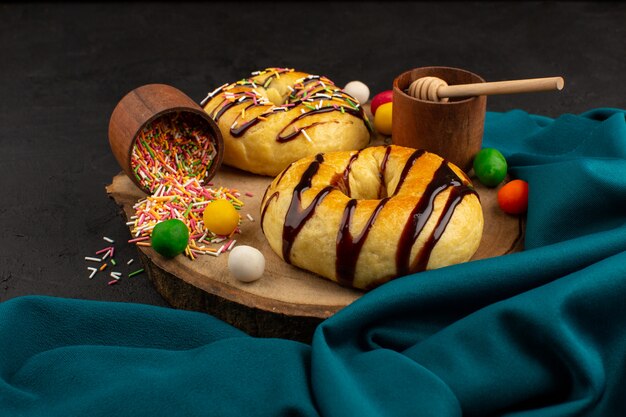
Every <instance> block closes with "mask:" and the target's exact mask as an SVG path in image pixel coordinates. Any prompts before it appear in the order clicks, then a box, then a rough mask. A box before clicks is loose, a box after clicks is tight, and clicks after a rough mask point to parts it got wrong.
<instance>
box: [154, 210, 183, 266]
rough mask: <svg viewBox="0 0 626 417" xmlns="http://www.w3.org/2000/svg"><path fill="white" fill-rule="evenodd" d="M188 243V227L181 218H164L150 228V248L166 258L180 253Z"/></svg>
mask: <svg viewBox="0 0 626 417" xmlns="http://www.w3.org/2000/svg"><path fill="white" fill-rule="evenodd" d="M188 244H189V228H188V227H187V225H186V224H185V223H183V222H182V221H181V220H178V219H170V220H165V221H162V222H160V223H157V225H156V226H154V229H152V248H153V249H154V250H155V251H157V252H158V253H160V254H161V255H163V256H165V257H166V258H173V257H175V256H176V255H178V254H179V253H182V252H183V251H184V250H185V248H186V247H187V245H188Z"/></svg>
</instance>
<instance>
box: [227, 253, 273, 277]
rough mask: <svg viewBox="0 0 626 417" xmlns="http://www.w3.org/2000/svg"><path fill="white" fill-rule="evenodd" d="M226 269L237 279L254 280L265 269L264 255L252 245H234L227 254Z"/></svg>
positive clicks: (261, 274)
mask: <svg viewBox="0 0 626 417" xmlns="http://www.w3.org/2000/svg"><path fill="white" fill-rule="evenodd" d="M228 269H229V270H230V273H231V274H232V275H233V276H234V277H235V278H236V279H238V280H239V281H242V282H252V281H256V280H257V279H259V278H261V276H263V272H264V271H265V256H263V254H262V253H261V251H259V250H258V249H256V248H253V247H252V246H245V245H239V246H236V247H235V248H234V249H233V250H231V251H230V254H229V255H228Z"/></svg>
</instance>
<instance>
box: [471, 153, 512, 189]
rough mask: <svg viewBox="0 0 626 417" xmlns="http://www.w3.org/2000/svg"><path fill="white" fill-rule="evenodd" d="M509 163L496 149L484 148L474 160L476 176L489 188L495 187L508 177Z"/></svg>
mask: <svg viewBox="0 0 626 417" xmlns="http://www.w3.org/2000/svg"><path fill="white" fill-rule="evenodd" d="M507 168H508V166H507V163H506V159H504V156H503V155H502V154H501V153H500V151H498V150H497V149H494V148H484V149H482V150H481V151H480V152H478V154H476V157H475V158H474V174H476V177H478V180H479V181H480V182H481V183H483V184H484V185H486V186H487V187H495V186H496V185H498V184H500V183H501V182H502V181H503V180H504V177H506V172H507Z"/></svg>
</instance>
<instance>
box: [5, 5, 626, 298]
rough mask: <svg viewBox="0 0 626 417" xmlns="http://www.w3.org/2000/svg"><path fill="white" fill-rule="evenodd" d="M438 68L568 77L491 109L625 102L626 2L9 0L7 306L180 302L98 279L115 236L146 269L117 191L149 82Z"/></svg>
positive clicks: (380, 79) (383, 74)
mask: <svg viewBox="0 0 626 417" xmlns="http://www.w3.org/2000/svg"><path fill="white" fill-rule="evenodd" d="M431 65H445V66H453V67H460V68H465V69H468V70H470V71H473V72H475V73H478V74H480V75H481V76H483V78H485V79H486V80H487V81H499V80H507V79H516V78H534V77H545V76H555V75H562V76H563V77H564V78H565V89H564V90H563V91H562V92H559V93H556V92H554V93H552V92H551V93H535V94H525V95H515V96H496V97H490V98H489V99H488V103H487V107H488V110H491V111H507V110H510V109H514V108H519V109H522V110H526V111H528V112H530V113H538V114H543V115H546V116H551V117H557V116H559V115H560V114H563V113H581V112H584V111H586V110H589V109H592V108H596V107H619V108H625V107H626V84H625V82H624V76H625V75H626V4H625V3H604V2H600V3H598V2H596V3H586V2H585V3H583V2H573V3H558V2H531V3H523V2H511V3H509V2H495V3H472V2H460V3H457V2H426V3H412V2H400V3H387V2H385V3H383V2H380V3H356V2H348V3H330V2H297V3H296V2H293V3H274V4H273V3H265V2H259V3H187V4H184V3H174V2H172V3H154V4H151V3H129V4H123V3H113V4H96V3H90V4H84V5H80V4H69V5H63V4H45V3H43V4H30V5H22V4H17V3H16V4H2V5H0V301H3V300H7V299H9V298H13V297H17V296H21V295H26V294H45V295H54V296H62V297H72V298H86V299H97V300H112V301H126V302H139V303H148V304H156V305H166V303H165V302H164V301H163V300H162V299H161V297H160V296H159V294H158V293H157V292H156V291H155V290H154V289H153V287H152V286H151V284H150V282H149V281H148V279H147V277H146V276H145V275H139V276H137V277H135V278H132V279H123V280H122V281H120V282H119V283H118V284H117V285H112V286H108V285H106V281H108V280H106V279H104V278H102V277H101V276H99V277H98V278H94V279H93V280H89V279H88V278H87V277H88V275H89V273H88V271H87V270H86V267H87V266H91V265H90V264H89V263H88V262H86V261H85V260H84V257H85V256H90V255H91V256H92V255H93V253H94V252H95V251H96V250H98V249H101V248H103V247H105V246H106V245H107V243H106V242H105V241H103V240H102V237H103V236H108V237H110V238H113V239H115V240H116V245H115V246H116V250H117V253H118V254H117V255H116V258H117V259H118V261H120V262H121V263H123V265H122V267H120V268H117V269H118V270H120V271H124V272H128V271H131V270H134V269H137V267H138V265H137V264H138V258H137V255H136V249H135V248H134V247H133V246H132V245H128V244H127V243H126V241H127V240H128V239H129V238H130V234H129V231H128V229H127V228H126V226H125V225H124V220H123V218H122V217H121V215H120V210H119V209H118V207H117V206H116V205H115V203H114V202H113V201H112V200H111V199H109V198H108V196H107V194H106V192H105V189H104V187H105V186H106V185H107V184H109V183H110V182H111V179H112V177H113V176H114V175H115V174H117V173H118V172H119V171H120V168H119V166H118V165H117V162H116V161H115V159H114V157H113V155H112V153H111V151H110V148H109V144H108V140H107V129H108V122H109V117H110V115H111V112H112V110H113V108H114V107H115V105H116V104H117V102H118V100H120V99H121V97H122V96H123V95H125V94H126V93H127V92H129V91H130V90H132V89H133V88H136V87H139V86H141V85H144V84H148V83H166V84H171V85H173V86H175V87H177V88H179V89H181V90H182V91H184V92H185V93H187V94H188V95H189V96H190V97H191V98H193V99H194V100H197V101H200V100H201V99H202V98H204V97H205V95H206V93H207V92H208V91H210V90H212V89H214V88H215V87H217V86H219V85H221V84H223V83H225V82H232V81H236V80H238V79H241V78H243V77H245V76H247V75H248V74H249V73H250V72H252V71H254V70H257V69H263V68H265V67H269V66H283V67H293V68H296V69H299V70H302V71H306V72H311V73H315V74H322V75H326V76H328V77H329V78H331V79H332V80H334V81H335V83H336V84H338V85H340V86H343V85H345V84H346V83H347V82H348V81H351V80H361V81H363V82H365V83H366V84H368V85H369V87H370V89H371V91H372V95H373V94H375V93H377V92H380V91H382V90H387V89H390V88H391V83H392V81H393V78H394V77H395V76H397V75H398V74H400V73H401V72H404V71H405V70H408V69H411V68H414V67H420V66H431ZM564 175H566V173H564ZM557 180H558V179H557ZM131 258H134V259H135V260H136V261H135V263H134V264H133V265H131V266H130V267H126V265H125V261H126V260H128V259H131Z"/></svg>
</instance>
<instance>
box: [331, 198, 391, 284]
mask: <svg viewBox="0 0 626 417" xmlns="http://www.w3.org/2000/svg"><path fill="white" fill-rule="evenodd" d="M389 199H390V198H389V197H387V198H383V199H382V200H380V201H379V202H378V205H377V206H376V208H375V209H374V211H373V212H372V214H371V215H370V217H369V218H368V219H367V222H366V223H365V226H364V227H363V229H362V230H361V233H359V234H358V235H357V236H353V235H352V233H351V232H350V224H351V223H352V217H353V216H354V212H355V211H356V206H357V200H355V199H351V200H350V201H348V204H347V205H346V208H345V209H344V211H343V216H342V218H341V223H340V226H339V233H338V235H337V260H336V265H335V268H336V271H337V281H338V282H339V283H340V284H342V285H345V286H350V285H351V284H352V282H353V281H354V273H355V271H356V263H357V261H358V260H359V255H360V254H361V249H362V248H363V244H364V243H365V240H366V239H367V235H368V234H369V232H370V229H371V228H372V226H373V225H374V222H375V221H376V218H377V217H378V213H380V211H381V210H382V209H383V207H384V206H385V204H387V201H389Z"/></svg>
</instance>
